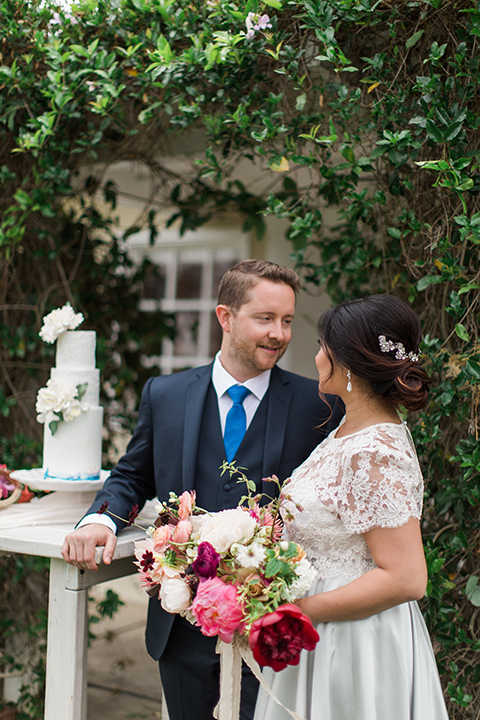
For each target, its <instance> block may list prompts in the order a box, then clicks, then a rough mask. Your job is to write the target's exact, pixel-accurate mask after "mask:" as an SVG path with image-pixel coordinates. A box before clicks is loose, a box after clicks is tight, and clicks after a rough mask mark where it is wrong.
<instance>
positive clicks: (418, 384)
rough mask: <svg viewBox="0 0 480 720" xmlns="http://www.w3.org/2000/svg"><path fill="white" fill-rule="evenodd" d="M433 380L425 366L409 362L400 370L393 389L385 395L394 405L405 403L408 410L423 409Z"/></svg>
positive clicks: (404, 405)
mask: <svg viewBox="0 0 480 720" xmlns="http://www.w3.org/2000/svg"><path fill="white" fill-rule="evenodd" d="M405 364H406V365H407V363H405ZM431 382H432V381H431V379H430V378H429V377H428V375H427V373H426V372H425V370H424V369H423V368H421V367H418V365H414V364H413V363H412V362H408V365H407V367H405V368H401V369H400V370H399V372H398V375H397V376H396V378H394V380H393V385H392V389H391V390H390V391H388V392H386V393H385V394H384V397H385V399H386V400H388V401H389V402H391V403H392V405H403V407H405V408H406V409H407V410H421V409H422V408H423V407H424V405H425V404H426V402H427V399H428V386H429V385H430V383H431Z"/></svg>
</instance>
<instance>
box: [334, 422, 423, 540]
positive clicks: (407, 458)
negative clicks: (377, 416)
mask: <svg viewBox="0 0 480 720" xmlns="http://www.w3.org/2000/svg"><path fill="white" fill-rule="evenodd" d="M369 430H371V431H370V432H366V433H361V434H360V436H359V437H357V435H353V436H350V438H348V437H347V438H345V441H346V442H344V444H343V449H342V454H343V462H342V463H341V465H340V467H341V468H342V477H341V478H339V486H338V496H337V502H338V505H337V511H338V513H339V516H340V518H341V519H342V522H343V524H344V526H345V529H346V530H347V531H348V532H351V533H364V532H367V531H368V530H371V529H372V528H374V527H382V528H392V527H400V526H402V525H405V524H406V523H407V522H408V520H409V518H410V517H415V518H417V519H420V516H421V512H422V501H423V480H422V474H421V471H420V467H419V464H418V460H417V456H416V453H415V449H414V447H413V442H412V441H411V438H410V435H409V431H408V430H407V428H406V427H404V426H403V425H400V426H398V425H394V424H391V425H390V424H383V425H379V426H373V427H372V428H371V429H369Z"/></svg>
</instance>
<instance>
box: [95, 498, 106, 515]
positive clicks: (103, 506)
mask: <svg viewBox="0 0 480 720" xmlns="http://www.w3.org/2000/svg"><path fill="white" fill-rule="evenodd" d="M108 504H109V503H108V500H105V502H104V503H103V504H102V505H101V506H100V510H99V511H98V512H97V515H103V513H105V512H107V508H108Z"/></svg>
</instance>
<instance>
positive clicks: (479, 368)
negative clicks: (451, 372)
mask: <svg viewBox="0 0 480 720" xmlns="http://www.w3.org/2000/svg"><path fill="white" fill-rule="evenodd" d="M466 368H467V370H468V372H469V373H470V375H473V377H474V378H476V379H477V380H480V365H479V364H478V363H477V362H475V360H467V365H466Z"/></svg>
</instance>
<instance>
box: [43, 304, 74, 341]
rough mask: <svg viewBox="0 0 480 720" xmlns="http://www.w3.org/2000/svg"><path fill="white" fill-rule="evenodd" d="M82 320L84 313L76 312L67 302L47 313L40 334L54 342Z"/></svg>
mask: <svg viewBox="0 0 480 720" xmlns="http://www.w3.org/2000/svg"><path fill="white" fill-rule="evenodd" d="M82 322H83V315H82V313H75V312H74V310H73V308H72V306H71V305H70V303H66V304H65V305H64V306H63V307H62V308H56V309H55V310H52V312H51V313H48V315H45V317H44V318H43V325H42V329H41V330H40V332H39V333H38V334H39V335H40V337H41V338H42V340H44V342H47V343H53V342H55V340H56V339H57V338H58V336H59V335H61V334H62V333H63V332H65V331H66V330H75V328H77V327H78V326H79V325H80V323H82Z"/></svg>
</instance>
